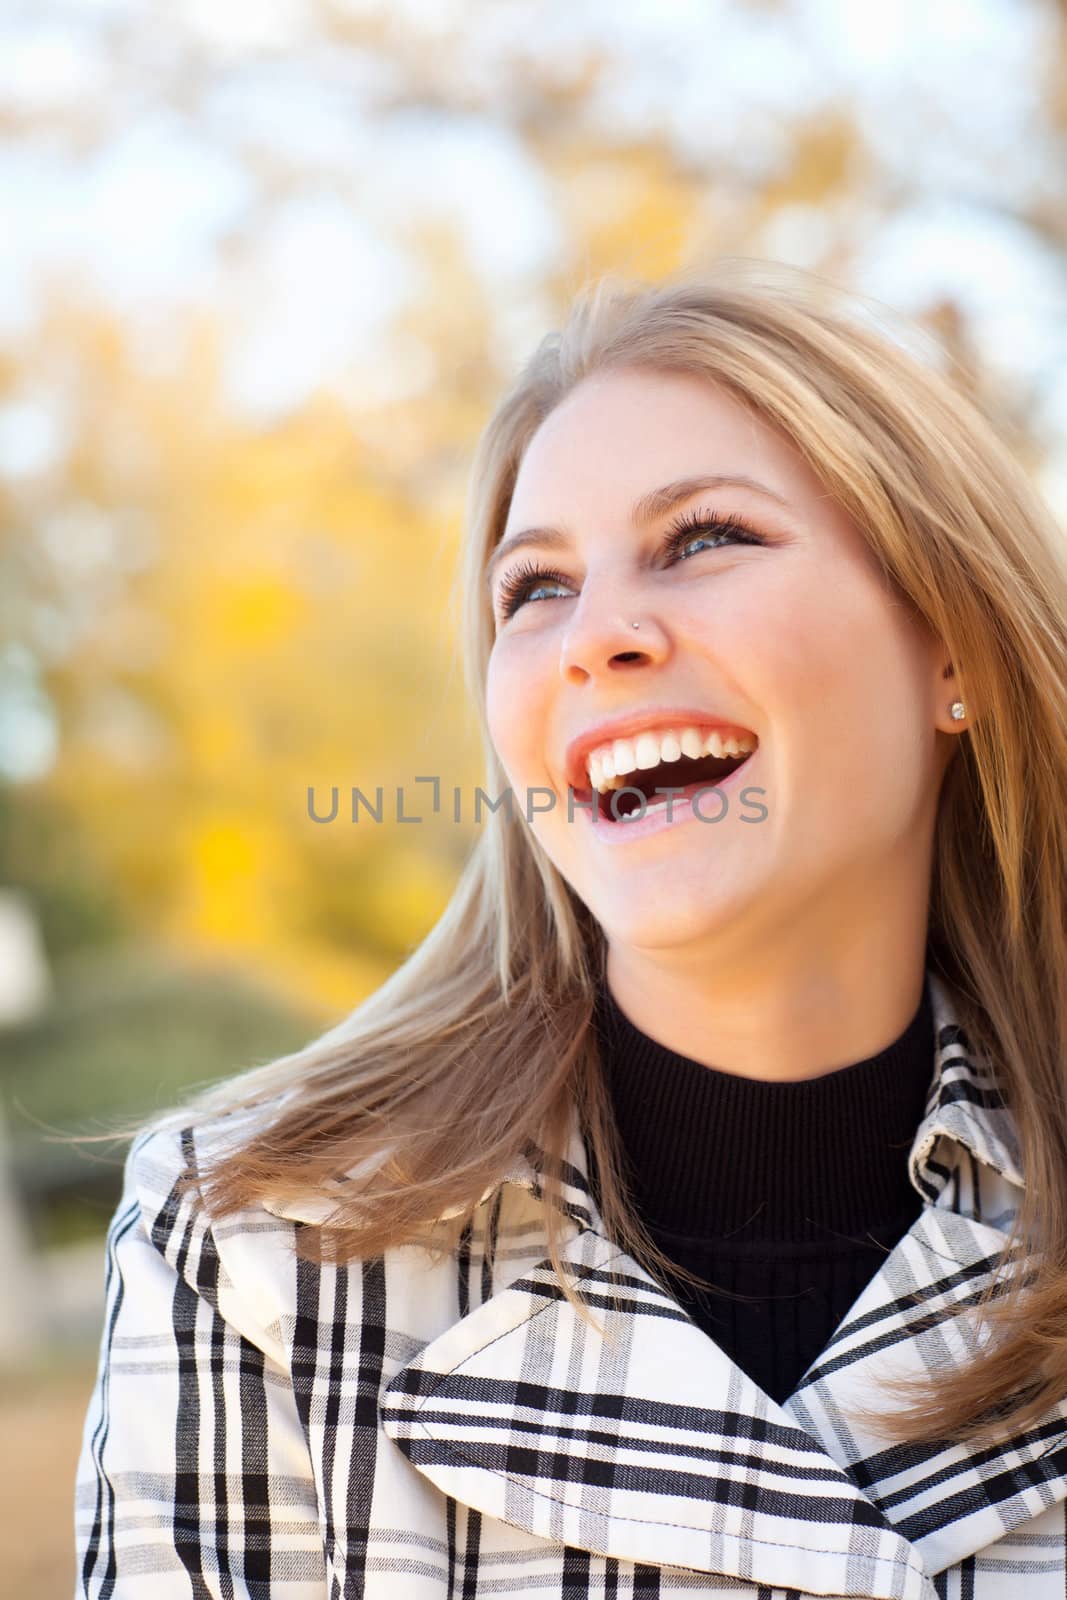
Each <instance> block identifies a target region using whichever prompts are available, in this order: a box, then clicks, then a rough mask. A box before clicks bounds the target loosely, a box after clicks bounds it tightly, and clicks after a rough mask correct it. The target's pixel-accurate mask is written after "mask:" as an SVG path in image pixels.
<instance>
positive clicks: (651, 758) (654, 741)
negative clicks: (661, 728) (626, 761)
mask: <svg viewBox="0 0 1067 1600" xmlns="http://www.w3.org/2000/svg"><path fill="white" fill-rule="evenodd" d="M634 755H635V756H636V757H637V765H638V766H639V767H642V768H647V767H658V766H659V763H660V753H659V738H658V736H657V735H655V734H652V733H641V734H638V737H637V743H636V744H635V745H634Z"/></svg>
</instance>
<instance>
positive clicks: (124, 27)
mask: <svg viewBox="0 0 1067 1600" xmlns="http://www.w3.org/2000/svg"><path fill="white" fill-rule="evenodd" d="M0 130H2V140H0V226H2V236H3V247H2V252H0V1286H2V1287H0V1419H2V1420H0V1430H2V1433H0V1445H2V1448H0V1460H2V1463H3V1465H2V1467H0V1471H3V1472H4V1473H5V1475H6V1477H7V1480H8V1481H7V1482H6V1483H5V1484H4V1486H3V1492H2V1494H0V1507H2V1510H0V1573H2V1574H3V1577H0V1591H2V1592H4V1593H10V1594H11V1595H12V1596H15V1595H18V1596H20V1597H22V1596H26V1595H31V1594H32V1595H33V1596H34V1597H35V1600H58V1597H66V1596H68V1595H69V1594H70V1593H71V1591H72V1585H73V1578H74V1564H73V1536H72V1533H71V1532H70V1531H69V1530H70V1529H71V1525H72V1518H73V1511H72V1494H73V1472H74V1462H75V1459H76V1455H77V1450H78V1446H79V1443H80V1435H81V1428H82V1423H83V1419H84V1411H85V1406H86V1403H87V1400H88V1395H89V1391H90V1388H91V1385H92V1380H93V1375H94V1371H95V1362H96V1355H97V1347H98V1343H99V1339H100V1332H101V1322H102V1314H103V1296H104V1254H103V1242H104V1234H105V1231H106V1228H107V1225H108V1222H109V1220H110V1217H111V1214H112V1211H113V1209H114V1206H115V1203H116V1201H117V1199H118V1194H119V1188H120V1179H121V1165H122V1159H123V1155H124V1152H125V1147H124V1146H121V1145H118V1144H117V1143H109V1142H107V1141H105V1142H103V1143H97V1144H92V1145H89V1146H84V1145H83V1146H75V1145H71V1144H70V1143H69V1142H64V1140H65V1137H66V1136H68V1135H69V1134H71V1133H100V1132H106V1131H107V1129H108V1127H109V1119H111V1120H114V1119H116V1118H118V1117H123V1118H125V1117H130V1116H134V1117H142V1116H144V1117H147V1116H148V1115H149V1114H150V1113H151V1112H152V1111H153V1110H154V1109H156V1108H159V1107H162V1106H164V1105H167V1104H169V1103H171V1102H172V1101H173V1100H174V1099H175V1098H177V1097H178V1096H179V1095H181V1094H182V1093H183V1092H185V1091H186V1090H188V1089H191V1088H192V1087H194V1086H195V1085H198V1084H201V1083H206V1082H209V1081H214V1080H216V1079H218V1078H220V1077H223V1076H227V1075H229V1074H231V1073H233V1072H236V1071H238V1070H240V1069H242V1068H244V1067H248V1066H251V1065H254V1064H256V1063H258V1062H263V1061H267V1060H270V1059H271V1058H272V1057H274V1056H276V1055H278V1054H280V1053H281V1052H283V1051H287V1050H290V1049H292V1048H294V1047H295V1046H297V1045H298V1044H301V1043H303V1042H305V1041H306V1040H307V1039H309V1038H310V1037H311V1036H312V1034H313V1033H315V1032H317V1031H318V1030H319V1029H320V1028H321V1027H323V1026H325V1025H328V1024H330V1023H332V1022H335V1021H338V1020H339V1019H340V1018H341V1017H342V1016H343V1015H344V1014H345V1013H346V1012H347V1011H349V1010H350V1009H351V1008H352V1007H353V1006H354V1005H355V1004H356V1003H357V1002H358V1001H359V1000H360V999H361V998H362V997H363V996H364V995H365V994H367V993H368V992H370V991H371V990H372V989H373V988H375V987H376V986H377V985H378V984H379V983H380V982H381V981H382V979H383V978H384V977H385V976H387V974H388V973H389V972H390V971H391V970H392V969H393V967H394V966H395V965H396V964H397V963H398V962H399V961H400V960H401V959H402V958H403V956H404V955H405V954H406V953H407V952H408V951H409V950H410V949H411V947H412V946H413V945H414V944H415V943H417V942H418V940H419V939H420V938H421V937H422V936H423V934H424V933H425V932H426V931H427V930H428V929H429V927H430V926H431V924H432V923H433V921H434V920H435V919H436V917H437V916H438V915H439V913H440V912H441V910H442V909H443V907H444V905H445V903H446V901H447V899H448V896H449V893H450V891H451V888H452V886H453V884H454V882H455V879H456V876H457V874H458V872H459V869H460V866H461V864H462V862H463V860H464V859H465V857H466V855H467V853H468V851H469V849H470V846H471V843H472V842H473V838H474V836H475V832H474V829H475V825H474V823H473V820H472V819H471V818H470V816H469V815H468V812H469V807H466V806H465V807H464V820H463V822H462V823H461V824H459V825H457V824H455V823H453V822H452V820H451V814H450V807H449V805H447V804H446V805H445V806H444V807H443V814H442V815H441V816H439V817H437V818H435V817H433V815H432V813H431V808H430V805H429V803H427V804H426V805H425V806H424V807H422V808H421V810H422V814H423V815H424V817H425V820H424V821H423V823H422V824H421V825H420V826H418V827H417V828H413V827H411V826H404V825H400V824H397V823H396V822H393V823H389V822H387V821H385V822H383V823H382V824H380V825H379V824H373V825H372V824H371V823H370V822H369V821H368V818H367V815H366V813H364V814H363V816H362V818H361V820H360V821H359V822H358V823H353V822H352V821H351V820H350V812H349V808H348V796H349V794H350V790H351V788H352V786H359V787H361V788H362V789H363V790H364V792H365V793H367V794H368V795H373V793H374V791H375V789H376V788H377V787H378V786H382V787H383V789H384V794H385V800H386V804H385V808H384V810H385V816H386V817H388V816H389V814H390V797H391V795H392V793H393V786H395V785H398V784H404V785H405V786H409V789H408V792H409V793H410V792H411V789H410V786H412V785H413V781H414V778H415V776H416V775H418V774H424V775H425V774H438V775H440V776H441V779H442V783H443V785H445V793H446V795H447V793H448V792H449V788H450V786H452V785H459V786H462V787H463V790H464V793H465V794H469V793H471V792H472V791H473V786H474V785H475V784H476V783H478V782H479V781H480V778H481V772H480V767H479V761H478V752H477V742H476V738H475V735H474V730H473V726H472V723H471V721H470V718H469V715H468V713H467V711H466V710H465V707H464V704H463V697H462V692H461V678H460V673H459V666H458V662H457V661H456V658H455V653H454V652H455V624H456V617H455V615H454V606H453V599H452V595H451V589H450V586H451V584H452V581H453V577H454V571H455V561H456V554H457V540H458V532H459V521H460V513H461V507H462V500H463V494H464V490H465V486H466V478H467V472H468V468H469V462H470V456H471V452H472V450H473V448H474V445H475V442H476V439H477V436H478V433H479V430H480V428H481V426H482V424H483V423H484V421H485V419H486V417H487V415H488V412H489V410H490V409H491V407H492V406H493V404H494V402H495V400H496V398H497V396H498V395H499V393H500V391H501V389H502V388H503V387H504V386H505V385H506V384H507V383H508V381H509V379H510V378H511V376H512V375H513V374H514V372H515V369H516V368H517V366H518V365H519V364H520V363H521V362H522V361H523V360H524V359H525V357H526V356H527V355H528V354H529V353H530V352H531V350H532V349H533V347H534V346H535V345H536V343H537V342H538V341H539V339H540V338H541V336H542V334H543V333H544V332H545V331H546V330H547V329H548V328H550V327H552V326H555V325H556V324H557V322H558V320H559V318H560V316H561V315H562V313H563V310H564V308H565V307H566V304H567V302H568V300H569V299H570V297H571V295H572V294H573V293H574V291H575V290H576V289H577V288H578V287H579V286H580V285H581V284H582V283H583V282H584V281H585V280H587V279H588V278H589V277H590V276H593V275H595V274H597V273H599V272H602V271H605V270H612V271H622V272H625V273H627V274H630V275H634V276H639V277H642V278H647V279H655V278H657V277H658V276H660V275H662V274H665V273H667V272H669V271H670V270H672V269H674V268H675V267H678V266H682V265H686V264H690V263H693V262H695V261H698V260H700V259H706V258H708V257H713V256H715V255H717V254H720V253H727V254H744V255H756V256H765V257H771V258H775V259H781V260H787V261H796V262H799V263H802V264H804V265H807V266H810V267H813V268H815V269H816V270H818V271H820V272H822V273H824V274H826V275H828V276H830V277H834V278H837V279H838V280H840V281H841V282H842V283H844V284H846V285H849V286H852V287H854V288H856V289H858V290H860V291H861V292H862V293H864V294H866V295H869V296H873V297H875V298H876V299H878V300H879V301H881V302H883V303H884V304H885V305H886V306H888V307H891V308H893V310H894V311H895V312H897V313H901V314H903V315H904V316H905V317H910V318H913V319H915V321H917V322H918V323H919V324H920V326H921V328H922V329H924V330H925V336H923V339H922V342H923V344H924V347H925V348H927V350H928V353H930V352H932V353H933V354H934V356H935V358H937V359H941V357H940V356H938V355H937V352H939V351H943V352H945V353H946V355H947V357H948V358H950V359H951V360H952V361H953V362H956V363H958V364H959V365H958V371H959V372H960V373H961V374H962V377H963V381H964V382H965V383H966V384H968V385H969V386H970V387H971V388H972V389H973V391H974V392H975V393H976V395H978V396H979V397H980V399H981V401H982V403H983V404H984V405H985V406H986V408H987V410H989V411H990V413H991V414H992V415H993V416H994V417H995V418H996V419H997V420H998V421H999V422H1000V424H1001V425H1002V427H1003V428H1004V429H1005V431H1006V432H1007V433H1008V434H1009V435H1010V438H1011V442H1012V443H1013V445H1014V447H1015V448H1016V450H1017V452H1018V453H1019V454H1020V455H1021V457H1022V458H1023V459H1024V461H1025V462H1026V464H1027V466H1028V468H1029V469H1030V471H1031V473H1032V475H1033V477H1034V479H1035V481H1036V482H1037V484H1038V486H1039V488H1040V489H1041V491H1042V493H1043V494H1044V495H1045V497H1046V499H1047V500H1048V501H1049V503H1050V504H1051V505H1052V507H1053V509H1054V510H1055V512H1056V513H1057V515H1058V516H1059V517H1060V519H1061V522H1063V523H1064V524H1065V525H1067V360H1065V356H1067V6H1065V5H1064V4H1063V3H1060V4H1056V3H1054V0H939V3H938V4H936V5H930V4H929V3H928V0H923V3H921V4H920V3H918V0H896V3H895V4H892V5H887V6H878V7H875V6H866V5H861V4H858V3H856V0H758V3H757V0H690V3H686V0H630V3H626V4H622V5H619V4H610V5H609V4H606V3H604V0H567V3H566V4H563V3H559V4H554V3H551V0H521V3H516V0H493V3H492V4H489V3H483V4H476V3H474V0H390V3H388V4H384V3H381V4H379V3H376V0H221V3H220V0H171V3H170V4H169V5H168V6H166V7H165V8H164V7H160V6H158V5H152V4H149V3H147V0H32V3H31V0H5V4H4V5H3V8H2V10H0ZM927 341H928V343H927ZM335 785H336V786H337V787H338V789H339V792H340V806H339V811H338V816H337V819H336V820H335V821H334V822H332V823H329V824H327V823H322V822H318V823H317V822H315V821H313V820H312V818H311V816H310V815H309V803H308V792H309V789H310V790H313V791H314V796H315V805H316V808H317V811H318V814H319V815H321V816H328V815H329V814H330V796H331V789H332V786H335ZM410 809H411V807H410V806H409V810H410Z"/></svg>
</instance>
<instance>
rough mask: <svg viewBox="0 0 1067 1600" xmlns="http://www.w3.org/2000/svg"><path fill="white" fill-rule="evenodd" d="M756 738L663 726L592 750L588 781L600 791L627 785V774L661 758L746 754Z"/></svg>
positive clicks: (674, 758) (656, 763) (718, 731)
mask: <svg viewBox="0 0 1067 1600" xmlns="http://www.w3.org/2000/svg"><path fill="white" fill-rule="evenodd" d="M756 743H757V741H756V739H755V737H754V736H752V735H750V734H741V733H727V734H726V735H725V737H724V735H723V734H722V733H721V732H720V730H719V729H717V728H716V729H714V730H713V731H711V732H709V733H703V732H701V730H700V729H699V728H696V727H689V728H681V729H674V728H664V729H662V730H658V731H656V732H649V733H641V734H638V735H637V737H636V738H634V739H615V740H614V741H613V742H612V743H610V744H604V745H601V746H600V748H599V749H598V750H594V751H591V752H590V754H589V755H588V756H587V758H586V766H587V769H588V772H589V781H590V784H591V785H592V787H593V788H594V789H597V790H599V791H600V793H601V794H603V793H605V792H606V791H608V790H611V789H621V788H624V787H625V786H626V776H627V774H628V773H631V772H634V771H637V770H646V771H647V770H648V769H649V768H651V767H656V766H658V765H659V764H660V762H661V761H678V760H680V758H681V757H682V756H683V755H684V756H688V757H689V758H690V759H691V760H694V761H695V760H699V759H700V757H701V756H704V755H712V756H718V757H720V758H721V757H723V756H743V755H749V754H751V752H752V751H753V750H754V749H755V748H756Z"/></svg>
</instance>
